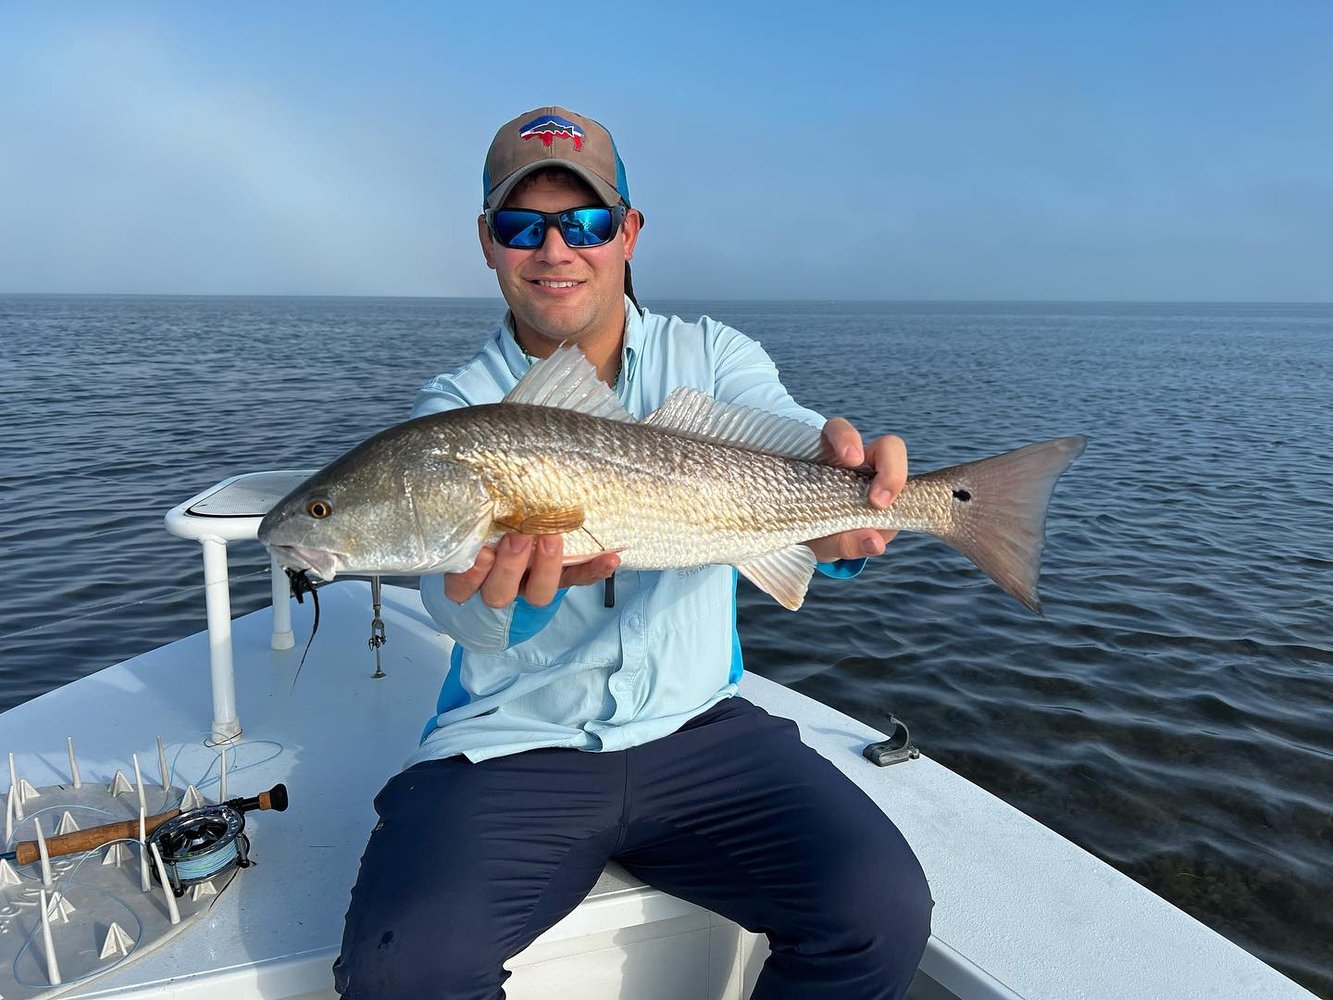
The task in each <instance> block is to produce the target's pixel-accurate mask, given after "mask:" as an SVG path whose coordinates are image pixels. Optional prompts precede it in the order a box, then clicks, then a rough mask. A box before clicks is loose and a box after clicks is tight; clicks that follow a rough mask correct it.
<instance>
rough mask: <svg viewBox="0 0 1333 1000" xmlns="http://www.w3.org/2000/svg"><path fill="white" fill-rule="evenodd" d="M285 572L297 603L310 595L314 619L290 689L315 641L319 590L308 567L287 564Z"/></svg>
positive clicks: (301, 602)
mask: <svg viewBox="0 0 1333 1000" xmlns="http://www.w3.org/2000/svg"><path fill="white" fill-rule="evenodd" d="M283 572H284V573H286V574H287V582H288V584H289V585H290V586H291V590H292V596H293V597H295V598H296V603H297V604H304V603H305V595H306V594H309V595H310V601H311V603H313V604H314V605H315V620H314V622H313V623H312V624H311V626H310V638H309V639H307V640H306V644H305V652H304V653H302V654H301V662H300V663H298V664H297V665H296V673H295V674H293V675H292V690H293V691H295V690H296V679H297V678H298V677H300V676H301V668H302V667H304V666H305V658H306V657H307V656H309V655H310V646H311V644H312V643H313V642H314V641H315V633H316V632H318V631H319V590H318V589H317V587H316V584H315V581H314V580H312V579H310V570H309V569H292V568H291V567H290V566H287V567H285V568H284V569H283Z"/></svg>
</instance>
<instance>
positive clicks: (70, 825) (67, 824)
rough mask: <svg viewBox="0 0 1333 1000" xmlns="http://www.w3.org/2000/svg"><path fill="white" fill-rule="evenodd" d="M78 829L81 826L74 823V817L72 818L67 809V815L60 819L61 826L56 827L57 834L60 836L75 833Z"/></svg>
mask: <svg viewBox="0 0 1333 1000" xmlns="http://www.w3.org/2000/svg"><path fill="white" fill-rule="evenodd" d="M78 828H79V824H78V823H76V822H75V821H74V817H73V816H71V815H70V812H69V810H68V809H66V810H65V815H63V816H61V817H60V825H59V826H58V827H56V833H57V834H58V835H63V834H66V833H74V832H75V831H76V830H78Z"/></svg>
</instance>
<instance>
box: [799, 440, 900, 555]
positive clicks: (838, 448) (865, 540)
mask: <svg viewBox="0 0 1333 1000" xmlns="http://www.w3.org/2000/svg"><path fill="white" fill-rule="evenodd" d="M824 453H825V455H826V456H827V457H828V458H829V459H830V460H831V461H832V462H833V464H834V465H841V466H845V467H847V468H853V467H855V466H858V465H868V466H870V467H871V468H872V469H874V470H875V478H874V479H872V480H871V482H870V506H872V507H876V508H878V509H880V510H883V509H884V508H885V507H887V506H888V505H889V504H891V503H893V500H894V498H895V497H896V496H897V495H898V494H899V493H901V492H902V489H903V486H904V485H905V484H906V483H907V446H906V445H905V444H904V443H903V439H902V438H900V437H895V436H893V435H891V434H889V435H885V436H884V437H882V438H876V439H875V440H874V441H871V442H870V444H868V445H862V443H861V435H860V434H859V433H857V430H856V428H855V427H853V426H852V425H851V424H850V423H848V422H847V421H846V420H843V419H842V417H834V418H833V419H832V420H830V421H829V422H828V423H826V424H825V425H824ZM896 534H898V532H896V531H875V530H874V529H872V528H863V529H858V530H856V531H844V532H841V533H840V534H837V535H826V536H825V537H823V538H816V539H814V540H813V541H810V542H806V543H805V544H806V545H808V546H809V547H810V548H811V549H812V550H813V551H814V553H815V558H817V559H818V560H819V561H820V562H833V561H834V560H837V559H863V558H865V557H866V556H878V555H883V553H884V546H886V545H887V544H888V543H889V542H891V541H892V540H893V536H894V535H896Z"/></svg>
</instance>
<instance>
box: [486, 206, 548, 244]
mask: <svg viewBox="0 0 1333 1000" xmlns="http://www.w3.org/2000/svg"><path fill="white" fill-rule="evenodd" d="M491 230H492V231H493V232H494V233H495V238H496V239H497V240H499V241H500V243H501V244H503V245H504V246H507V247H513V248H515V249H520V250H531V249H532V248H533V247H539V246H541V245H542V240H544V239H545V238H546V220H545V219H544V218H542V215H541V213H540V212H527V211H524V210H523V209H520V208H502V209H499V210H498V211H496V212H494V213H493V214H492V215H491Z"/></svg>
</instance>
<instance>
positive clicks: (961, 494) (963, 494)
mask: <svg viewBox="0 0 1333 1000" xmlns="http://www.w3.org/2000/svg"><path fill="white" fill-rule="evenodd" d="M953 495H954V499H955V500H961V501H963V503H967V502H968V501H969V500H971V499H972V494H971V493H969V492H967V490H954V491H953Z"/></svg>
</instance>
